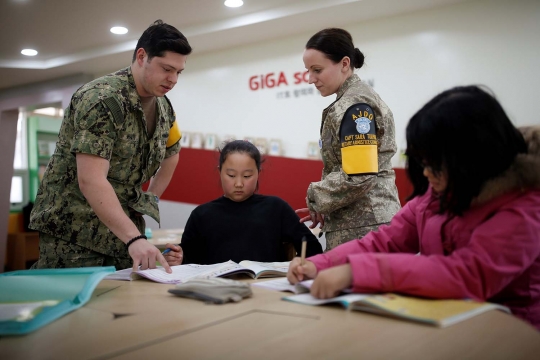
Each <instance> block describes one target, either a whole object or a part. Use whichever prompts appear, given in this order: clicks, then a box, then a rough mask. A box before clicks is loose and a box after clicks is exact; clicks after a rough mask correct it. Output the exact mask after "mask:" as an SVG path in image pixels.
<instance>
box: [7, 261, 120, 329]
mask: <svg viewBox="0 0 540 360" xmlns="http://www.w3.org/2000/svg"><path fill="white" fill-rule="evenodd" d="M114 270H115V268H114V266H108V267H87V268H73V269H40V270H19V271H12V272H7V273H3V274H0V335H23V334H27V333H30V332H32V331H35V330H37V329H39V328H41V327H42V326H45V325H47V324H49V323H50V322H52V321H54V320H56V319H58V318H60V317H62V316H63V315H65V314H67V313H69V312H71V311H73V310H75V309H78V308H79V307H81V306H83V305H84V304H85V303H86V302H88V300H89V299H90V297H91V296H92V292H93V291H94V289H95V288H96V286H97V284H98V283H99V282H100V281H101V280H102V279H103V278H104V277H105V276H107V275H108V274H110V273H112V272H114Z"/></svg>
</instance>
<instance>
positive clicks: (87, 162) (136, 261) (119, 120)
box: [30, 20, 191, 271]
mask: <svg viewBox="0 0 540 360" xmlns="http://www.w3.org/2000/svg"><path fill="white" fill-rule="evenodd" d="M190 53H191V47H190V45H189V43H188V41H187V39H186V38H185V36H184V35H182V33H180V32H179V31H178V30H177V29H176V28H174V27H173V26H171V25H168V24H165V23H163V22H162V21H161V20H158V21H156V22H155V23H154V24H153V25H152V26H150V27H149V28H148V29H147V30H146V31H145V32H144V33H143V34H142V36H141V38H140V39H139V41H138V43H137V47H136V49H135V52H134V54H133V61H132V64H131V66H130V67H127V68H125V69H122V70H119V71H117V72H115V73H112V74H109V75H106V76H104V77H101V78H99V79H96V80H94V81H92V82H90V83H88V84H86V85H84V86H82V87H81V88H80V89H79V90H77V91H76V92H75V94H74V95H73V97H72V99H71V103H70V105H69V106H68V108H67V109H66V111H65V115H64V120H63V122H62V126H61V129H60V134H59V139H58V142H57V145H56V150H55V153H54V154H53V156H52V157H51V160H50V162H49V165H48V166H47V170H46V172H45V175H44V177H43V180H42V182H41V185H40V188H39V191H38V194H37V198H36V203H35V206H34V208H33V211H32V213H31V223H30V227H31V228H32V229H35V230H38V231H39V232H40V255H39V260H38V262H37V263H36V264H34V266H33V268H63V267H81V266H105V265H114V266H116V267H117V268H128V267H131V266H133V267H134V268H136V267H138V266H139V265H140V266H141V268H142V269H146V268H155V263H156V261H159V262H161V263H162V264H163V265H164V266H165V268H166V269H167V270H169V271H170V268H169V266H168V264H167V262H166V261H165V259H164V258H163V256H162V255H161V252H160V251H159V250H158V249H157V248H156V247H155V246H153V245H151V244H150V243H148V242H147V241H144V240H140V239H141V238H144V237H143V236H142V235H141V234H144V229H145V222H144V219H143V217H142V214H146V215H148V216H150V217H152V218H153V219H155V220H156V221H158V222H159V209H158V204H157V202H158V199H159V196H161V194H162V193H163V192H164V191H165V189H166V188H167V186H168V184H169V182H170V180H171V177H172V175H173V173H174V169H175V168H176V164H177V162H178V152H179V151H180V142H179V140H180V137H181V134H180V131H179V129H178V126H177V123H176V121H175V114H174V111H173V109H172V106H171V104H170V102H169V101H168V99H167V98H166V97H165V94H166V93H167V92H168V91H169V90H171V89H172V88H173V87H174V86H175V84H176V82H177V81H178V76H179V74H180V73H181V72H182V70H183V69H184V66H185V62H186V58H187V55H189V54H190ZM148 180H150V185H149V187H148V191H147V192H143V191H142V188H141V186H142V184H144V183H145V182H147V181H148ZM130 240H133V241H130ZM128 243H129V246H126V244H128Z"/></svg>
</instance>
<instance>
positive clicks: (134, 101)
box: [120, 66, 143, 112]
mask: <svg viewBox="0 0 540 360" xmlns="http://www.w3.org/2000/svg"><path fill="white" fill-rule="evenodd" d="M124 70H125V71H126V77H127V82H128V85H129V88H128V91H129V93H128V99H129V103H130V105H131V107H132V108H133V109H138V110H140V111H141V112H142V111H143V108H142V104H141V97H140V96H139V93H138V92H137V86H136V85H135V79H134V78H133V73H132V72H131V66H128V67H127V68H125V69H122V70H120V71H124Z"/></svg>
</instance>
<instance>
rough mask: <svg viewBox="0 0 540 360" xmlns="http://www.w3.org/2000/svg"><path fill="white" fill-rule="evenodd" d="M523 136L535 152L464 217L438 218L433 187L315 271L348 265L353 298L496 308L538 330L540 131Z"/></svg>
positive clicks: (489, 186) (317, 260)
mask: <svg viewBox="0 0 540 360" xmlns="http://www.w3.org/2000/svg"><path fill="white" fill-rule="evenodd" d="M522 131H523V132H524V136H525V140H526V141H527V143H528V146H529V153H528V154H522V155H519V156H517V157H516V160H515V161H514V163H513V165H512V166H511V167H510V168H509V169H508V170H507V171H506V172H505V173H503V174H501V175H500V176H499V177H497V178H496V179H493V180H490V181H488V182H487V183H486V184H485V185H484V186H483V188H482V190H481V192H480V194H479V196H478V197H477V198H475V199H474V201H473V203H472V205H471V208H470V209H468V210H467V211H465V212H464V213H463V215H462V216H449V215H448V214H446V213H445V214H438V213H437V212H438V209H439V200H438V198H437V196H436V195H435V194H434V193H433V192H432V190H431V188H430V189H429V190H428V191H427V192H426V193H425V194H424V195H422V196H419V197H416V198H414V199H412V200H411V201H410V202H408V203H407V204H406V205H405V207H403V209H401V211H399V212H398V213H397V214H396V215H395V217H394V218H393V219H392V222H391V223H390V225H388V226H381V227H380V228H379V230H378V231H374V232H371V233H369V234H368V235H366V236H365V237H363V238H362V239H359V240H352V241H350V242H348V243H345V244H343V245H341V246H338V247H337V248H335V249H333V250H331V251H329V252H327V253H325V254H321V255H317V256H314V257H311V258H309V260H310V261H312V262H313V263H314V264H315V266H316V268H317V271H321V270H323V269H326V268H329V267H332V266H336V265H340V264H344V263H350V264H351V268H352V273H353V284H352V286H353V290H354V291H355V292H359V293H376V292H397V293H404V294H410V295H417V296H424V297H429V298H445V299H446V298H455V299H461V298H472V299H476V300H481V301H490V302H495V303H499V304H502V305H505V306H508V307H509V308H510V309H511V311H512V313H513V314H514V315H515V316H517V317H519V318H522V319H524V320H526V321H528V322H530V323H531V324H533V325H534V326H535V327H537V328H538V329H540V127H534V128H527V129H522ZM417 253H419V254H418V255H417Z"/></svg>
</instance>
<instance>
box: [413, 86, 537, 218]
mask: <svg viewBox="0 0 540 360" xmlns="http://www.w3.org/2000/svg"><path fill="white" fill-rule="evenodd" d="M406 134H407V151H406V154H407V156H408V161H407V173H408V175H409V178H410V180H411V182H412V184H413V187H414V189H413V193H412V194H411V195H410V196H409V199H411V198H413V197H415V196H417V195H422V194H424V193H425V192H426V190H427V189H428V181H427V179H426V178H425V177H424V176H423V167H424V166H425V165H427V166H430V167H431V169H433V171H434V172H436V173H437V172H441V171H442V170H443V169H444V171H445V173H446V174H447V177H448V185H447V187H446V190H445V191H444V193H443V194H441V208H440V211H441V212H443V211H449V212H450V213H452V214H455V215H461V214H462V213H463V211H464V210H466V209H468V208H469V207H470V204H471V201H472V199H473V198H474V197H476V196H478V194H479V193H480V190H481V187H482V185H483V184H484V183H485V182H486V181H487V180H489V179H492V178H494V177H496V176H497V175H499V174H501V173H502V172H504V171H505V170H506V169H508V168H509V167H510V165H511V164H512V162H513V161H514V159H515V157H516V155H517V154H520V153H526V152H527V146H526V143H525V140H524V139H523V136H522V135H521V133H520V132H519V130H518V129H516V127H514V125H512V122H511V121H510V119H509V118H508V116H507V115H506V113H505V111H504V109H503V108H502V106H501V105H500V104H499V102H498V101H497V99H495V97H494V96H493V95H491V94H489V93H487V92H486V91H484V90H482V89H480V88H479V87H478V86H464V87H455V88H452V89H450V90H446V91H444V92H442V93H441V94H439V95H437V96H435V97H434V98H433V99H432V100H431V101H429V102H428V103H427V104H426V105H424V107H422V108H421V109H420V110H419V111H418V112H417V113H416V114H415V115H414V116H413V117H412V118H411V120H410V121H409V124H408V125H407V130H406Z"/></svg>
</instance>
